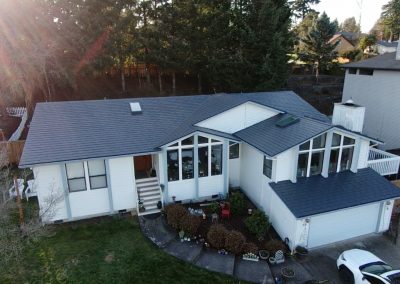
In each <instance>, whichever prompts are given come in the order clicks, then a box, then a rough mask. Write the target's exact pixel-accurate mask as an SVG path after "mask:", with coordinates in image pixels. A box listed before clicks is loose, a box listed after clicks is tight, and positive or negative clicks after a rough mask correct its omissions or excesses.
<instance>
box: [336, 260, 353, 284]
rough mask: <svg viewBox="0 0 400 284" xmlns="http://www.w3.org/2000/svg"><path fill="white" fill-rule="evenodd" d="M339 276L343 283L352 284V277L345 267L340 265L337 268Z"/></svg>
mask: <svg viewBox="0 0 400 284" xmlns="http://www.w3.org/2000/svg"><path fill="white" fill-rule="evenodd" d="M339 276H340V280H342V282H343V283H346V284H354V275H353V273H352V272H351V271H350V270H349V269H348V268H347V267H346V266H344V265H342V266H341V267H340V268H339Z"/></svg>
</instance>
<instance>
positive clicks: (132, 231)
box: [0, 217, 238, 283]
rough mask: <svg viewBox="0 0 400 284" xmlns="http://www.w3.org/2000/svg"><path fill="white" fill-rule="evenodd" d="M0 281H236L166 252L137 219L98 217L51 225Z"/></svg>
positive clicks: (0, 277)
mask: <svg viewBox="0 0 400 284" xmlns="http://www.w3.org/2000/svg"><path fill="white" fill-rule="evenodd" d="M0 283H238V281H236V280H234V279H233V278H231V277H228V276H225V275H222V274H218V273H213V272H209V271H207V270H204V269H201V268H198V267H196V266H194V265H191V264H189V263H185V262H183V261H180V260H178V259H175V258H174V257H172V256H169V255H167V254H165V253H164V252H163V251H162V250H160V249H158V248H157V247H156V246H155V245H154V244H152V243H151V242H150V241H149V240H148V239H146V238H145V237H144V236H143V235H142V233H141V232H140V229H139V224H138V222H137V219H136V218H132V217H129V218H125V217H119V218H103V219H99V220H96V221H92V222H85V223H79V224H76V223H72V224H63V225H58V226H56V229H55V234H54V235H53V236H51V237H46V238H42V239H41V240H40V241H39V242H37V243H35V244H34V245H33V246H31V247H29V248H27V249H26V251H25V253H24V259H23V261H22V263H19V264H18V265H17V264H16V265H15V266H14V267H10V268H9V270H8V272H7V273H3V274H2V275H0Z"/></svg>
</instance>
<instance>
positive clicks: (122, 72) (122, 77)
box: [121, 66, 126, 93]
mask: <svg viewBox="0 0 400 284" xmlns="http://www.w3.org/2000/svg"><path fill="white" fill-rule="evenodd" d="M121 87H122V92H123V93H125V92H126V84H125V70H124V66H121Z"/></svg>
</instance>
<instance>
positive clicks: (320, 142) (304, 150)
mask: <svg viewBox="0 0 400 284" xmlns="http://www.w3.org/2000/svg"><path fill="white" fill-rule="evenodd" d="M325 143H326V134H322V135H320V136H318V137H315V138H314V139H312V140H310V141H307V142H305V143H303V144H302V145H300V147H299V159H298V163H297V177H309V176H312V175H319V174H321V172H322V166H323V164H324V151H325Z"/></svg>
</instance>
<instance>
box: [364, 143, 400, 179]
mask: <svg viewBox="0 0 400 284" xmlns="http://www.w3.org/2000/svg"><path fill="white" fill-rule="evenodd" d="M367 163H368V167H370V168H371V169H373V170H375V171H376V172H377V173H379V174H380V175H382V176H386V175H393V174H397V173H398V172H399V167H400V157H399V156H397V155H394V154H392V153H388V152H385V151H382V150H379V149H376V148H370V150H369V156H368V162H367Z"/></svg>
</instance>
